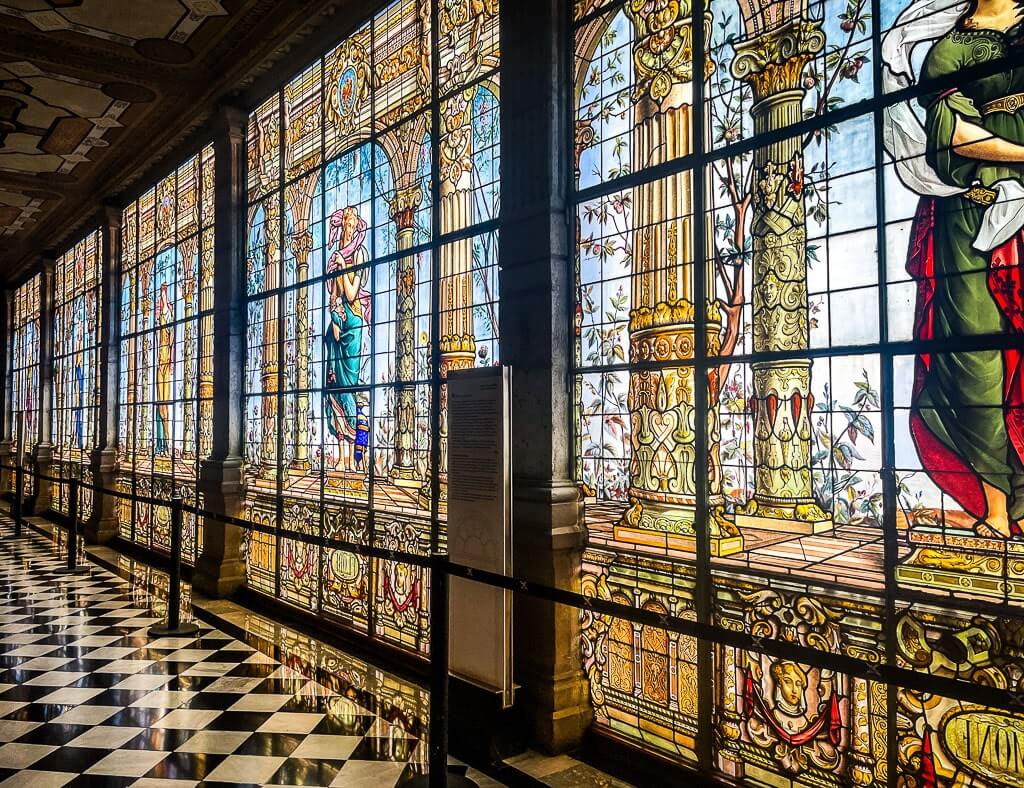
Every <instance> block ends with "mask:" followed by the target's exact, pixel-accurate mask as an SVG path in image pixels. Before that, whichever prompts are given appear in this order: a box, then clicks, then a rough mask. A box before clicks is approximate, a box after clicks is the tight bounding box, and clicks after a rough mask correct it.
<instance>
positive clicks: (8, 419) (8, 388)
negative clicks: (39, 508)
mask: <svg viewBox="0 0 1024 788" xmlns="http://www.w3.org/2000/svg"><path fill="white" fill-rule="evenodd" d="M0 308H2V310H3V318H2V319H3V323H2V325H3V332H4V341H3V347H2V348H0V353H2V354H3V366H2V367H0V368H2V369H3V371H4V384H3V388H2V390H0V396H2V397H3V404H2V406H0V465H3V466H9V465H11V464H12V463H13V462H14V461H15V458H14V417H13V415H12V408H13V402H12V398H13V395H14V390H13V386H14V375H12V374H11V359H12V356H13V352H12V347H11V343H12V342H13V341H14V327H13V323H12V318H13V312H14V291H13V290H9V289H8V290H4V299H3V303H2V304H0ZM13 486H14V474H13V472H11V471H9V470H7V468H4V467H0V494H2V495H6V494H7V493H8V492H9V491H10V490H11V489H12V488H13Z"/></svg>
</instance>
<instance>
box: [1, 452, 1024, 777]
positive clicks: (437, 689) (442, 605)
mask: <svg viewBox="0 0 1024 788" xmlns="http://www.w3.org/2000/svg"><path fill="white" fill-rule="evenodd" d="M0 468H2V469H4V470H8V471H12V472H13V473H14V474H15V494H14V498H13V500H12V504H11V517H12V519H13V520H14V533H15V536H16V537H17V536H20V535H21V533H22V522H23V521H24V519H25V516H24V506H23V502H22V500H21V499H22V494H23V490H24V487H23V485H22V484H21V482H22V481H23V475H24V474H26V473H27V474H29V475H30V476H32V477H34V478H35V479H36V480H37V485H38V481H48V482H51V483H58V484H70V485H71V491H70V492H69V507H68V512H69V514H68V517H67V519H68V523H67V530H68V569H69V570H70V571H74V568H75V567H76V566H77V564H76V562H77V552H78V550H77V542H78V530H79V523H78V522H77V520H78V511H79V508H78V503H77V499H78V496H79V495H80V492H81V490H82V489H90V490H92V491H93V493H94V494H99V495H110V496H114V497H117V498H121V499H127V500H130V501H133V502H136V503H141V504H144V505H153V506H164V507H170V509H171V540H172V541H171V551H172V555H171V571H170V587H169V590H168V598H167V606H168V614H167V621H166V623H165V624H164V625H159V626H158V627H154V628H153V630H151V632H153V633H154V634H160V635H165V634H167V632H168V631H174V630H175V629H176V628H177V627H187V626H188V624H187V623H183V622H181V620H180V613H181V545H182V533H181V532H182V521H183V514H184V513H185V512H188V513H190V514H192V515H194V516H195V517H197V518H199V517H201V518H204V519H209V520H214V521H217V522H222V523H225V524H228V525H233V526H236V527H239V528H242V529H245V530H247V531H250V532H254V533H263V534H268V535H271V536H283V537H284V538H287V539H291V540H294V541H298V542H303V543H306V544H309V545H311V546H317V547H321V548H325V549H331V550H344V551H347V552H351V553H354V554H357V555H360V556H364V557H368V558H377V559H382V560H387V561H399V562H403V563H407V564H411V565H414V566H418V567H421V568H424V569H429V570H430V572H431V579H430V610H429V616H430V629H431V638H430V650H429V660H430V667H431V677H430V692H431V694H430V721H429V743H428V746H429V758H428V775H429V782H427V781H424V782H423V784H424V785H429V786H430V787H431V788H435V787H437V786H452V785H455V784H460V783H461V784H466V785H471V784H472V783H471V782H464V780H465V778H460V777H458V776H455V775H449V773H448V712H449V702H448V680H449V676H448V591H449V579H450V578H451V577H461V578H465V579H467V580H472V581H474V582H477V583H482V584H484V585H488V586H492V587H495V588H501V589H505V590H508V591H511V592H513V593H514V594H516V595H521V596H522V595H525V596H529V597H534V598H536V599H540V600H544V601H547V602H550V603H552V604H558V605H567V606H569V607H573V608H576V609H577V610H579V611H581V612H582V611H587V612H589V613H592V614H595V615H603V616H609V617H612V618H619V619H623V620H626V621H629V622H631V623H633V624H639V625H641V626H648V627H653V628H657V629H662V630H666V631H669V632H674V633H678V634H680V635H685V636H689V637H691V638H695V639H697V640H699V641H703V642H704V643H707V644H716V645H722V646H729V647H733V648H737V649H741V650H744V651H748V652H752V653H757V654H764V655H767V656H770V657H777V658H780V659H786V660H792V661H794V662H798V663H802V664H805V665H813V666H815V667H818V668H822V669H829V670H833V671H836V672H839V673H842V674H845V675H847V676H850V677H858V678H863V679H867V680H870V681H875V682H878V683H883V684H888V685H890V686H893V687H899V688H906V689H910V690H914V691H917V692H928V693H935V694H940V695H944V696H946V697H950V698H954V699H957V700H960V701H961V702H966V703H976V704H981V705H984V706H990V707H994V708H1000V709H1005V710H1008V711H1015V712H1021V711H1024V694H1021V693H1015V692H1013V691H1011V690H1009V689H1005V688H1000V687H996V686H986V685H982V684H977V683H972V682H969V681H965V680H962V679H955V678H948V677H944V676H935V675H931V674H927V673H922V672H920V671H916V670H911V669H908V668H904V667H900V666H899V665H893V664H883V663H878V662H873V661H870V660H866V659H862V658H859V657H854V656H850V655H848V654H842V653H835V652H827V651H822V650H818V649H814V648H811V647H808V646H803V645H800V644H798V643H793V642H789V641H784V640H772V639H766V638H763V637H758V636H756V635H753V634H750V633H748V632H743V631H736V630H734V629H726V628H724V627H721V626H718V625H716V624H705V623H701V622H697V621H692V620H689V619H686V618H681V617H679V616H675V615H671V614H667V613H660V612H656V611H652V610H644V609H640V608H636V607H632V606H630V605H626V604H622V603H619V602H614V601H611V600H606V599H598V598H595V597H591V596H586V595H584V594H581V593H578V592H575V591H571V590H569V589H565V588H559V587H555V586H550V585H546V584H543V583H537V582H534V581H532V580H528V579H526V578H522V577H516V576H514V575H513V576H510V575H503V574H498V573H494V572H488V571H484V570H480V569H476V568H474V567H470V566H466V565H463V564H458V563H455V562H453V561H451V560H449V558H448V556H447V555H446V554H444V553H440V552H434V553H432V554H430V555H421V554H417V553H408V552H404V551H400V550H391V549H385V548H382V547H377V546H375V545H370V544H363V543H361V542H352V541H348V540H344V539H335V538H328V537H324V536H318V535H314V534H303V533H298V532H287V533H286V534H284V533H281V532H279V531H278V530H276V529H274V528H272V527H270V526H266V525H263V524H260V523H255V522H251V521H249V520H246V519H243V518H241V517H235V516H232V515H227V514H222V513H219V512H215V511H211V510H207V509H204V508H201V507H198V506H192V505H189V504H186V503H184V502H183V500H182V498H181V497H178V496H175V497H174V498H172V499H171V500H170V501H167V500H164V499H160V498H155V497H152V496H147V495H140V494H138V493H135V492H124V491H122V490H117V489H112V488H107V487H102V486H100V485H96V484H91V483H88V482H84V481H81V480H79V479H72V478H58V477H53V476H48V475H46V474H42V473H39V472H38V471H36V470H34V469H30V468H24V467H22V466H11V465H0ZM58 527H59V524H58ZM192 626H194V625H192ZM192 631H194V630H192ZM424 779H425V780H426V779H427V777H426V776H425V778H424Z"/></svg>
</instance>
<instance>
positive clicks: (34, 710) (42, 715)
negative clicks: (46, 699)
mask: <svg viewBox="0 0 1024 788" xmlns="http://www.w3.org/2000/svg"><path fill="white" fill-rule="evenodd" d="M73 708H74V706H63V705H61V706H58V705H55V704H52V703H30V704H29V705H28V706H22V707H21V708H20V709H17V710H16V711H12V712H11V713H10V714H6V715H4V717H3V719H5V720H20V721H21V722H49V721H50V720H52V719H53V718H54V717H59V716H60V715H61V714H63V713H64V712H66V711H70V710H71V709H73Z"/></svg>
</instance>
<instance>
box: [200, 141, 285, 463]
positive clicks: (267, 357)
mask: <svg viewBox="0 0 1024 788" xmlns="http://www.w3.org/2000/svg"><path fill="white" fill-rule="evenodd" d="M243 136H244V135H243ZM219 161H220V159H219V157H218V159H217V162H218V163H219ZM215 167H217V171H218V172H219V171H220V167H219V166H218V165H217V164H215ZM243 173H244V170H243ZM240 188H241V190H242V199H243V200H244V199H245V182H244V180H243V182H242V184H241V187H240ZM217 189H218V191H217V196H218V198H219V196H220V191H219V189H220V181H219V180H217ZM263 205H264V206H265V211H266V214H265V217H264V221H263V240H264V246H265V251H264V258H263V266H264V282H265V286H264V290H265V292H267V293H273V292H274V291H275V290H277V288H278V287H279V286H280V283H281V272H280V262H281V261H280V259H279V257H278V250H279V249H280V237H279V235H280V232H281V228H280V224H281V205H280V197H279V196H277V195H276V194H271V195H270V197H268V198H267V199H266V200H265V201H264V203H263ZM241 240H242V246H241V250H242V255H243V259H244V256H245V253H246V247H245V243H244V242H245V235H243V236H242V239H241ZM220 245H221V244H220V237H219V234H218V238H217V242H216V247H217V249H220ZM215 256H216V253H215ZM216 267H217V263H216V262H214V268H215V269H216ZM214 279H215V280H216V281H217V285H218V288H222V287H223V286H222V285H221V284H220V281H221V280H220V278H219V277H218V276H217V274H216V273H215V274H214ZM244 283H245V280H244V279H243V280H242V281H241V282H240V284H242V285H244ZM263 304H264V305H263V365H262V372H261V377H260V380H261V382H262V387H263V394H264V396H263V398H262V402H261V407H262V410H261V419H260V423H261V425H262V428H263V435H262V438H261V447H260V456H261V457H262V458H263V463H262V467H261V468H260V471H259V472H260V476H261V477H262V478H264V479H269V480H275V479H277V471H278V464H279V462H280V459H279V458H278V456H277V405H278V402H277V400H278V396H277V395H278V389H279V387H280V382H281V381H280V374H279V372H280V359H279V358H278V347H277V346H278V329H279V326H278V322H279V321H278V314H277V313H278V298H277V296H276V295H274V296H271V297H269V298H267V299H266V300H265V301H264V302H263ZM243 314H244V312H243Z"/></svg>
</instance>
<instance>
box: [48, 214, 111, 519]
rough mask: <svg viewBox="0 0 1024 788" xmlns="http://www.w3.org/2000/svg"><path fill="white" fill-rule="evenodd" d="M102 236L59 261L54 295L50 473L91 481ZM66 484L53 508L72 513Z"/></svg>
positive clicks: (92, 235) (83, 510)
mask: <svg viewBox="0 0 1024 788" xmlns="http://www.w3.org/2000/svg"><path fill="white" fill-rule="evenodd" d="M102 272H103V237H102V234H101V233H100V231H99V230H98V229H97V230H93V231H91V232H89V233H86V235H85V236H84V237H82V238H81V239H80V240H79V241H78V242H77V243H75V244H74V245H72V246H71V247H70V248H68V250H67V251H65V252H64V254H62V255H60V257H58V258H57V260H56V262H55V265H54V296H53V311H54V319H53V346H52V347H53V389H52V406H51V411H50V418H51V423H52V427H51V430H50V434H51V436H52V438H53V466H52V467H51V473H53V475H54V476H56V477H58V478H61V479H72V478H73V479H78V480H80V481H87V482H88V481H91V479H92V474H91V470H90V467H89V465H90V461H91V458H90V452H91V451H92V449H93V448H95V445H96V432H97V426H98V418H99V377H98V376H99V352H100V348H99V345H100V340H101V320H102V315H103V312H102V309H101V308H100V300H101V297H102V293H101V285H102V282H103V273H102ZM68 492H69V486H68V485H67V484H58V485H57V486H56V487H55V488H54V490H53V494H52V495H53V502H52V508H53V510H54V511H56V512H59V513H61V514H67V513H68ZM92 500H93V496H92V492H91V491H90V490H87V491H86V492H85V494H84V495H83V496H82V501H81V506H80V507H79V514H80V515H81V516H82V517H83V518H88V517H89V516H90V515H91V513H92Z"/></svg>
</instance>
